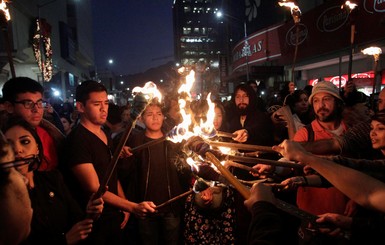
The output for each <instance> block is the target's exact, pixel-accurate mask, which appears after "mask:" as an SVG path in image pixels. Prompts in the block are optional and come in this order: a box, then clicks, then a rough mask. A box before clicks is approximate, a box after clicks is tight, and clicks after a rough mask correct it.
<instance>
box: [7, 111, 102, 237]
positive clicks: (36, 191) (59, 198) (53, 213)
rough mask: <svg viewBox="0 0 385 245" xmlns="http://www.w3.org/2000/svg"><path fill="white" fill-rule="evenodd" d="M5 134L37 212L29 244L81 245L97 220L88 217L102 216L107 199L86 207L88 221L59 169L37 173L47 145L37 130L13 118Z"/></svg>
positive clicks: (8, 123) (16, 165) (34, 214)
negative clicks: (43, 142) (44, 147)
mask: <svg viewBox="0 0 385 245" xmlns="http://www.w3.org/2000/svg"><path fill="white" fill-rule="evenodd" d="M3 131H4V135H5V137H6V139H7V140H8V142H10V144H11V145H12V146H13V150H14V155H15V159H16V161H15V163H14V166H15V167H16V169H17V170H18V171H19V172H20V173H21V174H22V175H24V176H25V177H26V178H27V180H28V184H27V187H28V192H29V197H30V200H31V203H32V208H33V210H34V212H33V216H32V224H31V234H30V235H29V237H28V238H27V243H26V244H77V243H79V242H80V241H82V240H84V239H86V238H87V237H88V234H89V233H90V232H91V231H92V225H93V221H94V220H93V219H92V218H88V217H93V218H95V219H96V218H97V217H98V216H100V214H101V213H102V211H103V204H104V202H103V199H102V198H98V199H95V200H92V198H91V199H90V201H89V202H88V204H87V207H84V208H86V213H87V215H88V217H87V218H85V217H84V213H83V212H82V209H81V208H80V207H79V205H78V204H77V202H76V201H75V199H73V197H72V196H71V194H70V192H69V190H68V188H67V187H66V185H65V183H64V180H63V178H62V176H61V174H60V172H59V171H58V170H51V171H36V170H37V169H38V167H39V165H40V164H41V159H43V154H42V153H43V146H42V143H41V141H40V138H39V136H38V135H37V133H36V131H35V129H34V128H33V127H32V126H31V125H30V124H29V123H28V122H26V121H25V120H23V119H21V118H10V119H9V120H8V122H7V124H6V125H5V127H4V130H3ZM18 216H19V215H18Z"/></svg>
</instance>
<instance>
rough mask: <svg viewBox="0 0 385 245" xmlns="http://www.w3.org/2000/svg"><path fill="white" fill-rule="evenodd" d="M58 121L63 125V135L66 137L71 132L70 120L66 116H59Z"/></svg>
mask: <svg viewBox="0 0 385 245" xmlns="http://www.w3.org/2000/svg"><path fill="white" fill-rule="evenodd" d="M60 121H61V123H62V124H63V128H64V134H65V135H66V136H67V135H69V133H70V132H71V129H72V120H71V118H70V117H69V116H66V115H61V116H60Z"/></svg>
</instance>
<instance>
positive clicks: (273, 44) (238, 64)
mask: <svg viewBox="0 0 385 245" xmlns="http://www.w3.org/2000/svg"><path fill="white" fill-rule="evenodd" d="M280 26H281V25H278V26H274V27H270V28H268V29H265V30H263V31H260V32H257V33H255V34H253V35H251V36H250V37H249V38H247V42H248V44H249V45H250V52H251V54H250V55H249V56H247V54H246V53H245V52H243V49H244V47H245V40H244V41H242V42H240V43H238V44H237V45H236V46H235V47H234V49H233V63H232V66H233V71H236V70H237V69H240V68H242V67H245V66H246V63H248V64H249V65H250V64H253V65H255V64H258V63H261V64H262V63H263V62H266V61H271V60H275V59H278V58H280V57H281V51H280V46H279V39H278V28H279V27H280Z"/></svg>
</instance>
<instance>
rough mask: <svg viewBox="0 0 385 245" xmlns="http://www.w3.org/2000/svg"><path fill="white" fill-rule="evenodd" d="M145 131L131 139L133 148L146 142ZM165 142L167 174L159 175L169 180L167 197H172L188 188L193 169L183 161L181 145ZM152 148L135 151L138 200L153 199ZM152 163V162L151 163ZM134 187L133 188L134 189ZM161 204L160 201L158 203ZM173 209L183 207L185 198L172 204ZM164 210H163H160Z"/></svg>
mask: <svg viewBox="0 0 385 245" xmlns="http://www.w3.org/2000/svg"><path fill="white" fill-rule="evenodd" d="M144 133H145V132H144V131H143V132H140V133H138V134H136V135H133V137H132V138H131V139H130V140H129V146H130V147H131V148H133V147H136V146H139V145H142V144H143V143H145V134H144ZM162 143H163V144H165V148H164V149H165V152H164V154H165V156H166V161H167V164H166V167H167V171H166V176H159V178H166V180H167V185H168V186H167V187H168V188H167V189H168V197H167V199H171V198H173V197H175V196H178V195H180V194H181V193H183V192H185V191H187V190H188V188H189V186H190V179H191V175H190V173H191V171H190V169H189V167H187V166H186V165H184V164H183V162H182V161H180V156H179V154H178V153H179V152H180V145H179V144H174V143H172V142H170V141H167V140H166V141H164V142H162ZM149 151H150V149H149V148H146V149H143V150H141V151H138V152H135V153H134V157H133V160H134V163H133V164H134V166H133V167H134V169H135V170H134V171H135V173H136V176H137V180H136V184H135V185H136V188H135V189H136V190H137V193H136V200H137V201H138V202H141V201H151V200H148V199H147V197H146V196H147V192H148V184H149V173H150V168H151V164H153V163H154V161H151V160H152V159H150V152H149ZM150 163H151V164H150ZM131 164H132V163H131ZM132 189H133V188H131V190H132ZM156 204H157V205H159V204H160V203H156ZM170 207H171V210H173V211H174V210H175V211H179V210H181V209H182V208H183V200H181V201H180V202H175V203H172V204H171V205H170ZM160 211H162V210H160Z"/></svg>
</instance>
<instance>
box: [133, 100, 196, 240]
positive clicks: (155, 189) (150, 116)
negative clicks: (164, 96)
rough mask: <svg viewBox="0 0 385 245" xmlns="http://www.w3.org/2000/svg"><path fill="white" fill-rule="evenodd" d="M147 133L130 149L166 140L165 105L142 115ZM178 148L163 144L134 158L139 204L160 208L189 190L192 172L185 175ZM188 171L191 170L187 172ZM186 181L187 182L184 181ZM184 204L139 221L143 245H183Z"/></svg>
mask: <svg viewBox="0 0 385 245" xmlns="http://www.w3.org/2000/svg"><path fill="white" fill-rule="evenodd" d="M141 120H142V122H143V123H144V125H145V126H146V127H145V128H146V129H145V130H144V131H142V132H139V133H138V134H136V135H134V137H133V138H132V140H131V142H132V144H131V145H130V146H132V147H136V146H139V145H141V144H143V143H147V142H150V141H152V140H156V139H159V138H162V137H163V136H164V133H163V132H162V126H163V121H164V115H163V113H162V107H161V104H159V103H158V102H156V101H153V102H152V103H150V104H149V105H148V106H147V107H146V109H145V110H144V112H143V113H142V115H141ZM177 147H178V145H176V144H173V143H172V142H169V141H163V142H161V143H158V144H156V145H153V146H150V147H148V148H146V149H144V150H141V151H139V152H137V153H135V154H134V158H135V159H134V160H135V163H134V164H135V167H136V176H137V179H138V180H137V183H136V186H137V188H135V189H136V190H137V192H138V193H137V196H138V200H139V201H143V200H151V201H153V202H154V203H155V204H156V205H160V204H162V203H164V202H166V201H168V200H170V199H171V198H173V197H176V196H178V195H180V194H181V193H183V192H185V191H187V190H188V187H189V184H190V183H189V182H190V181H191V176H190V174H189V172H190V171H185V172H184V173H185V175H183V172H182V171H180V170H181V169H179V168H178V166H181V165H180V164H178V163H179V162H178V161H177V159H178V155H177V154H178V152H179V150H178V148H177ZM184 170H189V168H188V169H184ZM183 177H185V178H183ZM183 207H184V202H183V201H182V202H175V203H171V204H169V205H167V206H165V207H163V208H160V209H158V210H157V211H158V212H157V213H156V214H155V215H150V216H147V217H145V218H143V219H139V220H138V225H139V226H138V229H139V234H140V237H141V242H142V244H170V245H171V244H175V245H177V244H180V241H179V238H180V232H181V214H182V211H183Z"/></svg>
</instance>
